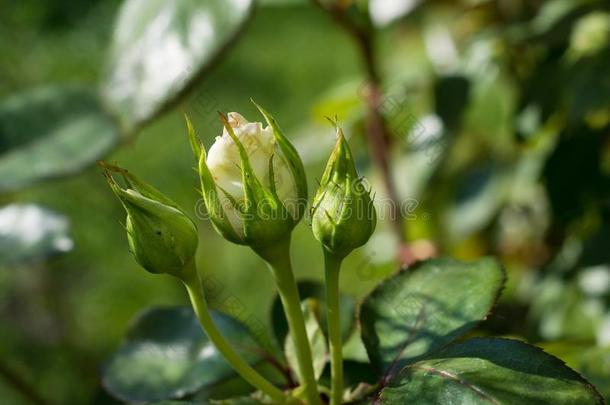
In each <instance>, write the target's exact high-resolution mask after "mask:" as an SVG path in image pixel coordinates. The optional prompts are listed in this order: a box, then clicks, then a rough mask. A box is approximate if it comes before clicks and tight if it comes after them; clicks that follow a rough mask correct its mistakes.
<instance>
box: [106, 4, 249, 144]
mask: <svg viewBox="0 0 610 405" xmlns="http://www.w3.org/2000/svg"><path fill="white" fill-rule="evenodd" d="M252 3H253V2H252V0H229V1H227V0H207V1H199V0H181V1H165V0H127V1H125V3H124V4H123V7H122V9H121V11H120V14H119V17H118V21H117V24H116V28H115V32H114V37H113V40H112V48H111V52H110V63H109V66H108V68H107V73H106V76H105V79H104V81H103V85H102V94H103V96H104V99H105V102H106V104H107V105H108V108H109V109H110V110H111V111H112V112H113V114H115V115H116V116H117V117H118V118H119V120H120V122H121V126H122V128H124V129H125V130H126V131H128V132H131V131H132V130H134V129H136V128H137V127H138V126H139V125H142V124H143V123H145V122H147V121H149V120H151V119H152V118H154V117H155V116H156V115H157V114H159V113H161V112H162V111H163V110H164V109H166V108H168V107H169V105H170V104H171V103H173V102H175V101H176V100H177V99H178V98H179V97H180V96H181V95H182V94H184V92H185V91H186V90H187V89H188V88H189V86H190V85H191V84H192V83H193V81H194V80H195V79H197V78H198V77H199V76H200V75H201V74H202V72H203V71H204V69H206V68H208V67H209V66H210V64H211V63H212V62H213V61H214V60H215V59H216V58H217V57H218V56H219V54H220V53H221V51H222V50H223V49H224V48H225V47H226V46H227V45H228V44H229V43H230V42H231V41H232V40H233V39H234V38H235V36H236V35H237V34H238V33H239V31H240V30H241V28H242V27H243V25H244V23H245V22H246V21H247V19H248V17H249V16H250V12H251V6H252Z"/></svg>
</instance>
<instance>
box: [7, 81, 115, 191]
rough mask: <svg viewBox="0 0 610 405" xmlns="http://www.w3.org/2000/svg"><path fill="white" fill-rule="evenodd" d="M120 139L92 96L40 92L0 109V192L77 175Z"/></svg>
mask: <svg viewBox="0 0 610 405" xmlns="http://www.w3.org/2000/svg"><path fill="white" fill-rule="evenodd" d="M118 140H119V134H118V132H117V129H116V127H115V125H114V124H113V123H112V121H111V120H110V118H109V117H107V116H106V115H105V114H104V113H103V111H102V109H101V107H100V104H99V102H98V101H97V99H96V98H95V96H94V94H92V93H91V92H90V91H88V90H86V89H82V88H77V87H42V88H37V89H33V90H29V91H27V92H24V93H21V94H18V95H15V96H12V97H10V98H8V99H6V100H5V101H4V102H3V103H2V104H0V193H1V192H7V191H14V190H17V189H20V188H23V187H25V186H28V185H30V184H32V183H34V182H36V181H39V180H43V179H49V178H55V177H60V176H66V175H70V174H75V173H78V172H79V171H81V170H83V169H84V168H86V167H87V166H89V165H90V164H92V163H94V162H95V161H96V160H98V159H99V158H100V157H102V156H103V155H105V154H106V153H108V152H109V151H110V149H111V148H112V147H113V146H115V145H116V143H117V142H118Z"/></svg>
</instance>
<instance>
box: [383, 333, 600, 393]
mask: <svg viewBox="0 0 610 405" xmlns="http://www.w3.org/2000/svg"><path fill="white" fill-rule="evenodd" d="M379 403H380V404H387V405H393V404H401V405H402V404H405V403H417V404H418V405H427V404H429V405H444V404H447V405H449V404H452V405H453V404H469V405H476V404H481V405H483V404H492V405H500V404H502V405H513V404H514V405H542V404H548V405H563V404H565V405H572V404H574V405H575V404H578V405H588V404H600V405H601V404H603V403H604V401H603V399H602V398H601V397H600V395H599V394H598V393H597V391H595V388H594V387H593V386H592V385H591V384H589V383H588V382H587V381H586V380H584V379H583V378H582V377H581V376H580V375H579V374H578V373H576V372H575V371H573V370H571V369H570V368H568V367H567V366H566V365H565V363H564V362H563V361H561V360H559V359H558V358H556V357H553V356H551V355H549V354H547V353H545V352H544V351H542V349H540V348H537V347H535V346H530V345H528V344H526V343H523V342H521V341H518V340H511V339H499V338H491V339H490V338H478V339H472V340H468V341H466V342H464V343H460V344H457V345H454V346H450V347H448V348H446V349H445V350H443V351H441V352H440V353H438V354H437V355H435V356H434V358H432V359H428V360H423V361H420V362H417V363H415V364H411V365H408V366H407V367H405V368H404V369H403V370H402V371H401V372H400V374H398V375H397V376H396V377H395V378H394V379H393V380H392V381H391V382H390V384H389V386H387V387H386V388H385V389H383V390H382V392H381V395H380V401H379Z"/></svg>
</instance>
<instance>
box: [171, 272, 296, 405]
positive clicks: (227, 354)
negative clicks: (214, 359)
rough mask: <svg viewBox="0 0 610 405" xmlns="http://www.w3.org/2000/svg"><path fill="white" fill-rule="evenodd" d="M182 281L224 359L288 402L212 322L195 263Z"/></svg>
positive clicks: (275, 397) (278, 399) (254, 383)
mask: <svg viewBox="0 0 610 405" xmlns="http://www.w3.org/2000/svg"><path fill="white" fill-rule="evenodd" d="M182 281H183V282H184V285H185V286H186V290H187V291H188V294H189V297H190V298H191V303H192V305H193V309H194V310H195V313H196V314H197V318H198V319H199V323H200V324H201V327H202V328H203V330H204V331H205V333H206V335H207V336H208V338H209V339H210V341H211V342H212V343H213V344H214V346H215V347H216V349H217V350H218V351H219V352H220V353H221V354H222V355H223V356H224V358H225V360H227V362H228V363H229V364H230V365H231V367H233V369H234V370H235V371H236V372H237V373H238V374H239V375H240V376H241V377H242V378H243V379H244V380H246V381H247V382H248V383H249V384H251V385H252V386H254V387H255V388H257V389H259V390H261V391H262V392H264V393H265V394H267V395H268V396H269V397H271V398H272V399H273V400H274V401H276V402H277V403H280V404H285V403H288V402H289V401H288V398H287V396H286V395H285V394H284V393H283V392H282V391H281V390H280V389H279V388H277V387H276V386H274V385H273V384H272V383H270V382H269V381H268V380H267V379H266V378H265V377H263V376H262V375H260V374H259V373H258V372H257V371H256V370H255V369H254V368H252V366H250V365H249V364H248V363H246V361H244V359H243V358H242V357H241V356H240V355H239V354H238V353H237V352H236V351H235V350H234V349H233V347H231V345H230V344H229V342H228V341H227V340H226V339H225V338H224V336H222V334H221V333H220V331H219V330H218V328H217V327H216V325H215V324H214V320H213V319H212V317H211V316H210V312H209V310H208V305H207V302H206V300H205V296H204V293H203V288H202V285H201V279H200V278H199V272H198V271H197V268H196V266H195V264H192V268H191V269H189V271H188V272H187V275H185V276H184V278H183V280H182Z"/></svg>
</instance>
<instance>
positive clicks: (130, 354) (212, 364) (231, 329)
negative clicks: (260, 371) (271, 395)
mask: <svg viewBox="0 0 610 405" xmlns="http://www.w3.org/2000/svg"><path fill="white" fill-rule="evenodd" d="M212 315H213V318H214V322H215V324H216V326H217V327H218V328H219V329H220V331H221V332H222V333H223V335H224V336H225V337H226V338H227V339H228V340H229V341H230V342H231V343H232V344H233V346H234V347H235V349H237V350H238V351H239V352H240V354H241V355H242V356H244V358H245V359H246V361H248V362H249V363H251V364H254V363H257V362H259V361H260V360H261V357H262V355H263V350H262V349H261V348H260V347H259V346H258V345H257V343H256V342H255V340H254V338H253V337H252V336H251V335H250V334H249V332H248V330H247V329H246V328H245V327H244V326H243V325H242V324H240V323H239V322H237V321H236V320H234V319H233V318H230V317H228V316H226V315H222V314H219V313H213V314H212ZM234 375H235V372H234V371H233V369H232V368H231V367H230V366H229V364H228V363H226V362H225V360H224V359H223V357H222V355H221V354H220V353H219V352H218V351H217V350H216V348H215V347H214V345H212V343H211V342H210V341H209V340H208V338H207V337H206V335H205V334H204V333H203V331H202V329H201V327H200V326H199V323H198V321H197V318H196V316H195V314H194V313H193V311H192V309H191V308H190V307H167V308H153V309H149V310H146V311H144V312H143V313H142V314H140V315H139V316H138V317H137V318H136V321H135V323H134V324H133V325H132V326H131V328H130V329H129V332H128V334H127V338H126V340H125V342H123V344H122V345H121V346H120V347H119V349H118V350H117V351H116V352H115V353H114V354H113V355H112V356H111V357H110V359H109V360H108V362H107V364H106V365H105V367H104V369H103V375H102V382H103V384H104V387H105V388H106V389H107V390H108V391H109V392H110V393H111V394H113V395H115V396H116V397H117V398H120V399H122V400H125V401H129V402H133V401H160V400H165V399H174V398H181V397H184V396H185V395H189V394H193V393H195V392H196V391H198V390H200V389H202V388H204V387H208V386H211V385H213V384H216V383H219V382H222V381H224V380H226V379H228V378H231V377H232V376H234Z"/></svg>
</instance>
